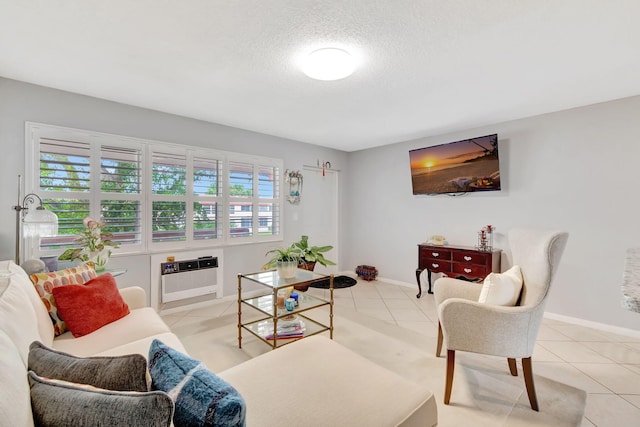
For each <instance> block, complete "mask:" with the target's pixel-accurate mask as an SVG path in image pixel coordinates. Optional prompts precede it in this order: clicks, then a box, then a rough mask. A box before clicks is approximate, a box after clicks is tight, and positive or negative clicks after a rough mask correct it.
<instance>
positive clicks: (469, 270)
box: [464, 268, 472, 274]
mask: <svg viewBox="0 0 640 427" xmlns="http://www.w3.org/2000/svg"><path fill="white" fill-rule="evenodd" d="M471 271H472V270H471V269H470V268H465V269H464V272H465V273H467V274H469V273H471Z"/></svg>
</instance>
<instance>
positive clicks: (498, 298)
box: [478, 265, 522, 306]
mask: <svg viewBox="0 0 640 427" xmlns="http://www.w3.org/2000/svg"><path fill="white" fill-rule="evenodd" d="M521 291H522V272H521V271H520V267H519V266H517V265H514V266H513V267H511V268H510V269H509V270H507V271H505V272H504V273H490V274H489V275H488V276H487V277H486V278H485V279H484V283H483V284H482V290H481V291H480V297H479V298H478V302H480V303H483V304H492V305H504V306H514V305H516V303H517V302H518V298H519V297H520V292H521Z"/></svg>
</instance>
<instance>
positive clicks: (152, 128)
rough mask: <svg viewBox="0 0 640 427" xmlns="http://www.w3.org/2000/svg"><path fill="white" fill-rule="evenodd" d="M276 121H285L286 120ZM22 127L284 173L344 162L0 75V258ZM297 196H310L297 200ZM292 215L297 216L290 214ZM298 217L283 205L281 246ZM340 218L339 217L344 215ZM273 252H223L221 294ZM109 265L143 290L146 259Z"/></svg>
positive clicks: (8, 238) (261, 247)
mask: <svg viewBox="0 0 640 427" xmlns="http://www.w3.org/2000/svg"><path fill="white" fill-rule="evenodd" d="M282 120H286V117H283V118H282ZM25 121H33V122H39V123H46V124H52V125H59V126H68V127H74V128H79V129H87V130H91V131H97V132H105V133H112V134H117V135H125V136H131V137H138V138H147V139H152V140H157V141H166V142H173V143H182V144H188V145H194V146H201V147H211V148H216V149H219V150H226V151H233V152H238V153H251V154H256V155H264V156H268V157H277V158H282V159H284V167H285V168H287V169H293V170H302V167H303V165H305V164H307V165H315V164H316V162H317V160H318V159H324V160H326V161H330V162H331V164H332V166H333V168H335V169H342V168H343V166H344V165H345V163H346V158H347V154H346V153H344V152H341V151H337V150H331V149H328V148H323V147H319V146H315V145H310V144H303V143H300V142H297V141H291V140H287V139H283V138H278V137H274V136H269V135H263V134H259V133H255V132H250V131H245V130H241V129H236V128H231V127H227V126H222V125H217V124H213V123H207V122H203V121H198V120H193V119H188V118H185V117H180V116H174V115H170V114H164V113H160V112H157V111H152V110H147V109H143V108H137V107H133V106H128V105H124V104H118V103H115V102H110V101H105V100H101V99H96V98H91V97H87V96H81V95H76V94H72V93H69V92H63V91H59V90H55V89H50V88H45V87H41V86H35V85H31V84H27V83H22V82H18V81H15V80H8V79H4V78H1V77H0V151H1V153H2V154H1V155H2V167H1V168H0V182H2V183H3V185H2V186H0V200H2V204H3V205H4V207H3V208H1V209H0V259H2V260H4V259H14V248H15V211H14V210H12V209H11V206H13V205H15V204H17V203H18V201H17V197H18V195H17V185H18V184H17V182H18V174H22V175H23V176H24V168H25V159H24V155H25V137H24V127H25ZM343 193H344V191H341V194H343ZM23 194H24V193H23ZM303 197H305V198H309V197H313V195H312V194H303ZM296 211H297V212H298V215H293V213H294V212H296ZM300 212H301V210H300V206H293V205H290V204H289V203H287V202H285V207H284V213H283V214H284V220H283V224H285V239H284V240H285V241H286V242H287V244H288V243H289V242H291V241H293V240H298V239H299V238H300V236H301V235H302V234H304V230H305V224H304V217H303V216H302V215H300ZM340 215H341V217H342V216H343V215H344V214H343V213H340ZM319 244H321V243H319ZM275 246H281V244H254V245H240V246H238V245H236V246H228V247H225V248H224V260H225V266H224V276H225V277H224V294H225V295H233V294H235V293H236V292H237V282H236V274H237V273H239V272H253V271H257V270H259V269H260V267H261V266H262V265H263V264H264V262H265V261H266V258H265V257H264V254H265V252H266V251H267V250H268V249H270V248H272V247H275ZM338 261H339V260H338ZM110 266H111V267H114V268H116V267H117V268H127V270H128V272H127V274H125V275H124V276H120V277H119V278H118V282H119V284H120V285H122V286H131V285H142V286H143V287H145V288H147V291H149V268H150V261H149V255H148V254H146V255H138V256H133V257H118V255H117V254H116V255H115V256H114V258H112V260H111V261H110Z"/></svg>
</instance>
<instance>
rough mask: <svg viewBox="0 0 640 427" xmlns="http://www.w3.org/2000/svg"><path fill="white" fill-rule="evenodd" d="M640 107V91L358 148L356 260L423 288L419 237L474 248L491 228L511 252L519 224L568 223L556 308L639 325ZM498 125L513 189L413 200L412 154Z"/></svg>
mask: <svg viewBox="0 0 640 427" xmlns="http://www.w3.org/2000/svg"><path fill="white" fill-rule="evenodd" d="M639 114H640V97H633V98H626V99H622V100H618V101H613V102H608V103H603V104H597V105H593V106H588V107H583V108H577V109H572V110H568V111H563V112H558V113H551V114H545V115H541V116H537V117H532V118H527V119H522V120H515V121H511V122H507V123H499V124H496V125H494V126H486V127H482V128H478V129H472V130H468V131H464V132H458V133H452V134H448V135H441V136H438V137H432V138H425V139H420V140H414V141H409V142H404V143H399V144H394V145H390V146H385V147H381V148H376V149H371V150H365V151H360V152H357V153H351V155H350V156H349V165H348V167H347V169H348V170H349V172H350V180H349V182H348V193H349V194H350V195H351V197H350V198H349V201H348V206H347V211H348V212H349V217H348V218H349V219H348V221H347V224H346V226H345V230H346V233H347V236H346V240H345V241H346V242H347V246H346V247H344V248H343V253H346V254H347V255H346V259H345V261H346V265H348V266H353V267H355V266H356V265H359V264H373V265H375V266H376V267H377V268H378V270H379V272H380V273H379V275H380V277H385V278H391V279H394V280H399V281H403V282H408V283H415V269H416V267H417V248H416V244H418V243H420V242H423V241H425V240H426V238H427V236H429V235H431V234H444V235H445V236H446V237H447V239H448V241H449V242H450V243H451V244H464V245H471V246H473V245H475V243H476V239H477V234H476V233H477V231H478V230H480V228H482V227H483V226H485V225H487V224H492V225H494V226H496V227H497V232H498V234H497V238H495V239H494V240H495V241H494V246H498V247H500V248H506V247H507V244H506V241H505V239H504V233H506V232H507V231H508V230H509V229H510V228H511V227H514V226H532V227H538V228H552V229H562V230H566V231H568V232H569V233H570V237H569V242H568V245H567V248H566V251H565V254H564V257H563V260H562V264H561V266H560V269H559V271H558V275H557V276H556V281H555V284H554V286H553V287H552V290H551V297H550V300H549V302H548V305H547V311H548V312H551V313H557V314H562V315H564V316H570V317H576V318H580V319H586V320H590V321H593V322H600V323H605V324H609V325H614V326H620V327H624V328H629V329H636V330H640V314H638V313H633V312H630V311H627V310H624V309H622V308H621V305H620V300H621V298H620V285H621V278H622V270H623V263H624V253H625V250H626V248H628V247H634V246H640V172H639V169H640V168H639V163H640V141H639V138H640V119H639ZM425 120H428V117H425ZM496 132H497V133H498V137H499V150H500V166H501V178H502V186H503V191H501V192H490V193H478V194H469V195H466V196H462V197H450V196H420V197H416V196H413V195H412V192H411V179H410V170H409V153H408V151H409V150H411V149H415V148H422V147H425V146H430V145H435V144H440V143H445V142H450V141H455V140H459V139H464V138H469V137H474V136H481V135H486V134H490V133H496ZM425 281H426V277H425Z"/></svg>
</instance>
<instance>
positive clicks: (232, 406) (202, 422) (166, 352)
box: [149, 339, 246, 427]
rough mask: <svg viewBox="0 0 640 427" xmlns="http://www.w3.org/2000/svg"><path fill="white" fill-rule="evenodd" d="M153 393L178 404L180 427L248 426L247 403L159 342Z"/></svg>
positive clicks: (152, 359) (153, 354)
mask: <svg viewBox="0 0 640 427" xmlns="http://www.w3.org/2000/svg"><path fill="white" fill-rule="evenodd" d="M149 373H150V374H151V387H152V389H153V390H162V391H165V392H167V393H168V394H169V396H171V398H172V399H173V400H174V401H175V414H174V417H173V422H174V424H175V425H176V426H192V425H198V426H228V427H233V426H245V415H246V408H245V403H244V399H243V398H242V396H240V394H239V393H238V392H237V391H236V389H234V388H233V387H232V386H231V385H230V384H228V383H227V382H226V381H224V380H223V379H221V378H219V377H218V376H216V375H215V374H213V373H212V372H210V371H209V370H207V368H206V367H205V366H204V364H203V363H202V362H200V361H197V360H194V359H192V358H190V357H188V356H186V355H184V354H182V353H180V352H179V351H177V350H174V349H172V348H171V347H169V346H167V345H165V344H164V343H162V342H161V341H159V340H157V339H156V340H153V342H152V343H151V348H150V349H149Z"/></svg>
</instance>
